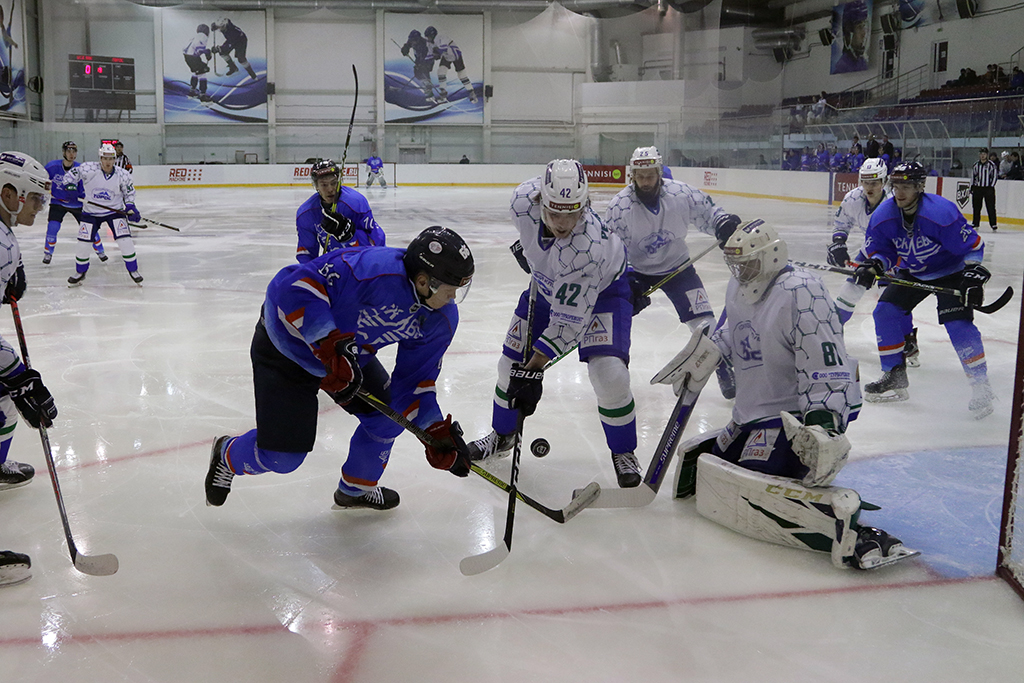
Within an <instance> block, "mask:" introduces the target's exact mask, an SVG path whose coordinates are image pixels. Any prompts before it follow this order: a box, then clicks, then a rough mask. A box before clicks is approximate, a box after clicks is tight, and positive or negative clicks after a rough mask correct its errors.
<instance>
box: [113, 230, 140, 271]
mask: <svg viewBox="0 0 1024 683" xmlns="http://www.w3.org/2000/svg"><path fill="white" fill-rule="evenodd" d="M114 242H115V243H116V244H117V248H118V249H120V250H121V258H123V259H124V265H125V267H126V268H127V269H128V272H129V273H134V272H135V271H137V270H138V269H139V264H138V263H136V261H135V242H134V241H133V240H132V238H131V237H129V236H128V235H125V236H124V237H118V238H117V239H116V240H114Z"/></svg>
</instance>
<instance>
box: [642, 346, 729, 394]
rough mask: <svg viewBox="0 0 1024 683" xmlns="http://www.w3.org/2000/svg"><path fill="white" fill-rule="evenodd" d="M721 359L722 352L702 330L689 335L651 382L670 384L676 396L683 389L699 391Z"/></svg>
mask: <svg viewBox="0 0 1024 683" xmlns="http://www.w3.org/2000/svg"><path fill="white" fill-rule="evenodd" d="M721 359H722V352H721V351H719V350H718V347H717V346H715V343H714V342H713V341H711V339H709V338H708V336H707V335H706V334H704V331H703V330H702V331H700V332H697V333H696V334H694V335H692V336H691V337H690V341H689V342H687V344H686V346H685V347H683V350H682V351H680V352H679V353H677V354H676V356H675V358H673V359H672V360H670V361H669V362H668V364H667V365H665V367H663V368H662V369H661V370H660V371H659V372H658V374H656V375H655V376H654V377H653V378H652V379H651V384H671V385H672V389H673V391H675V394H676V396H679V395H681V394H682V393H683V391H684V390H687V391H695V392H699V391H700V390H701V389H702V388H703V387H704V385H705V384H707V381H708V378H709V377H711V375H712V374H713V373H714V372H715V368H717V367H718V362H719V361H720V360H721Z"/></svg>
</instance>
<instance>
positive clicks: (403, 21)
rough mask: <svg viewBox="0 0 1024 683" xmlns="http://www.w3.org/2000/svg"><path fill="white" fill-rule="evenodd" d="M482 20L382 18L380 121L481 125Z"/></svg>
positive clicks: (472, 17)
mask: <svg viewBox="0 0 1024 683" xmlns="http://www.w3.org/2000/svg"><path fill="white" fill-rule="evenodd" d="M483 54H484V19H483V16H482V15H466V16H453V15H440V14H393V13H385V14H384V83H383V84H381V85H382V87H383V88H384V121H385V122H386V123H418V124H460V125H465V124H474V123H477V124H481V125H482V124H483V122H484V109H483V102H484V97H483V82H482V80H481V79H482V77H483Z"/></svg>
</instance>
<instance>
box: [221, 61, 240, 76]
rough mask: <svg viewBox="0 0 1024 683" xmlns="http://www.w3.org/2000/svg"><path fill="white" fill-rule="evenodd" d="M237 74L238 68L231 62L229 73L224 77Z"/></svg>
mask: <svg viewBox="0 0 1024 683" xmlns="http://www.w3.org/2000/svg"><path fill="white" fill-rule="evenodd" d="M237 72H238V67H237V66H235V63H234V62H231V63H229V64H228V70H227V72H225V74H224V75H225V76H230V75H231V74H233V73H237Z"/></svg>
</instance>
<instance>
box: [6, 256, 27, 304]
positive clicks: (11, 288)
mask: <svg viewBox="0 0 1024 683" xmlns="http://www.w3.org/2000/svg"><path fill="white" fill-rule="evenodd" d="M26 287H28V283H27V282H25V266H23V265H21V264H20V263H19V264H18V267H17V268H15V269H14V275H12V276H11V279H10V280H8V281H7V289H6V290H5V291H4V299H3V303H5V304H9V303H11V300H12V299H13V300H15V301H21V297H23V296H25V288H26Z"/></svg>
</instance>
